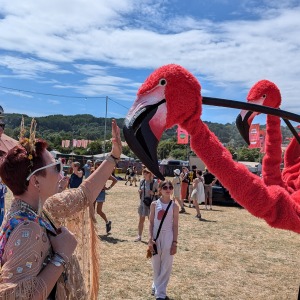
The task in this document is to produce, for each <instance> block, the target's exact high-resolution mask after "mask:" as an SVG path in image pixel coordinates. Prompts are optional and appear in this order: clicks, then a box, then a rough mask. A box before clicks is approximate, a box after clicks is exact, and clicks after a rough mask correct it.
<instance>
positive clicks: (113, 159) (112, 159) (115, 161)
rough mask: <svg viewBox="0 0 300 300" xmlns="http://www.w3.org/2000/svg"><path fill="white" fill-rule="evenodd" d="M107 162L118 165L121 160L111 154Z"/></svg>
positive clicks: (107, 157)
mask: <svg viewBox="0 0 300 300" xmlns="http://www.w3.org/2000/svg"><path fill="white" fill-rule="evenodd" d="M105 160H107V161H109V162H112V163H114V164H115V165H117V163H118V162H119V160H120V158H117V157H115V156H113V155H112V154H109V155H107V156H106V158H105Z"/></svg>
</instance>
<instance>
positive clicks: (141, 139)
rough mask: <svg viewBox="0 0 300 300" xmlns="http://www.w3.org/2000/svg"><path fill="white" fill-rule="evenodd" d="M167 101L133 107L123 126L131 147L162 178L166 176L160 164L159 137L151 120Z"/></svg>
mask: <svg viewBox="0 0 300 300" xmlns="http://www.w3.org/2000/svg"><path fill="white" fill-rule="evenodd" d="M165 102H166V101H165V100H164V99H163V100H162V101H160V102H158V103H156V104H152V105H146V106H140V107H137V108H136V109H131V110H130V111H129V113H128V114H127V116H126V118H125V121H124V126H123V134H124V137H125V140H126V142H127V144H128V146H129V147H130V149H131V150H132V151H133V152H134V153H135V155H136V156H137V157H138V158H139V159H140V160H141V161H142V162H143V164H145V166H146V167H147V168H148V169H149V170H150V171H151V172H152V173H153V174H154V175H155V176H157V177H158V178H159V179H161V180H164V179H165V178H164V176H163V175H162V174H161V172H160V171H159V166H158V159H157V146H158V143H159V138H157V136H156V135H155V134H154V132H153V130H152V127H151V125H150V121H151V119H152V118H153V117H154V116H155V114H156V113H157V111H158V109H159V106H160V105H161V104H163V103H165ZM163 130H164V128H162V129H161V132H163Z"/></svg>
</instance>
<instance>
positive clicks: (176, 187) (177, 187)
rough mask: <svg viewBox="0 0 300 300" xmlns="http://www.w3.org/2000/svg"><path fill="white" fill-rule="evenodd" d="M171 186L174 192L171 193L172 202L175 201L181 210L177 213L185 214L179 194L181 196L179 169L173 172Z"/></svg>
mask: <svg viewBox="0 0 300 300" xmlns="http://www.w3.org/2000/svg"><path fill="white" fill-rule="evenodd" d="M172 184H173V187H174V191H173V198H174V200H177V202H178V204H179V206H180V207H181V210H180V211H179V213H181V214H182V213H185V209H184V206H183V201H182V200H181V198H180V194H181V179H180V170H179V169H175V170H174V178H173V180H172Z"/></svg>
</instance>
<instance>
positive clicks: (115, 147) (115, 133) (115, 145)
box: [111, 119, 122, 158]
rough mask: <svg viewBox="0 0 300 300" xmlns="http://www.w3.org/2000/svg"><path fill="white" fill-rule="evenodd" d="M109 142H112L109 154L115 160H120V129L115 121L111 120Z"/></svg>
mask: <svg viewBox="0 0 300 300" xmlns="http://www.w3.org/2000/svg"><path fill="white" fill-rule="evenodd" d="M111 142H112V149H111V154H112V155H113V156H114V157H116V158H120V156H121V153H122V142H121V137H120V128H119V127H118V125H117V122H116V120H115V119H113V120H112V139H111Z"/></svg>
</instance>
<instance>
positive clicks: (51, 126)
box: [5, 114, 291, 161]
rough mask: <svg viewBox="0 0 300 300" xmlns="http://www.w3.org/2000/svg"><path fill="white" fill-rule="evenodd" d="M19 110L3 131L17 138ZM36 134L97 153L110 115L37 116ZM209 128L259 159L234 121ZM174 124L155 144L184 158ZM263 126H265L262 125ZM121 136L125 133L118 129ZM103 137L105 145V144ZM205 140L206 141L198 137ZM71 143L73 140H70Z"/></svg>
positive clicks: (243, 156) (107, 135) (240, 153)
mask: <svg viewBox="0 0 300 300" xmlns="http://www.w3.org/2000/svg"><path fill="white" fill-rule="evenodd" d="M23 117H24V121H25V125H26V127H27V128H28V132H27V133H28V134H29V127H30V122H31V117H29V116H27V115H23ZM21 118H22V115H21V114H6V117H5V122H6V127H5V134H7V135H8V136H10V137H12V138H14V139H18V138H19V134H20V123H21ZM36 121H37V132H36V136H37V137H41V138H43V139H45V140H46V141H47V142H48V144H49V150H50V151H51V150H56V151H59V152H61V153H70V152H71V151H73V152H75V153H76V154H79V155H94V154H100V153H103V152H106V151H108V150H109V149H111V144H110V139H111V121H112V118H107V119H105V118H97V117H94V116H92V115H88V114H79V115H73V116H65V115H50V116H45V117H37V118H36ZM116 121H117V124H118V126H119V127H120V128H122V127H123V124H124V118H120V119H116ZM205 123H206V124H207V126H208V127H209V129H210V130H211V131H212V132H214V134H215V135H216V136H217V137H218V139H219V140H220V141H221V143H223V145H224V146H225V147H226V148H227V149H228V150H229V151H230V152H231V153H232V156H233V158H235V159H237V160H244V161H260V160H261V158H262V154H261V153H260V150H259V149H248V146H247V145H246V143H245V142H244V140H243V139H242V137H241V136H240V134H239V132H238V130H237V128H236V126H235V123H227V124H220V123H213V122H205ZM176 129H177V127H176V126H175V127H173V128H171V129H168V130H166V131H165V132H164V133H163V136H162V138H161V141H160V142H159V145H158V158H159V159H164V158H173V159H181V160H187V159H188V156H189V155H190V154H194V153H193V152H192V150H191V149H190V148H189V145H178V144H177V134H176ZM261 129H265V126H261ZM281 131H282V136H283V142H284V143H286V142H287V138H288V137H290V136H291V133H290V131H289V129H288V128H287V127H285V126H282V127H281ZM121 138H122V141H124V136H123V133H122V130H121ZM73 139H77V140H80V139H85V140H91V141H92V142H91V143H90V144H89V145H88V148H86V149H85V148H74V149H73V148H72V146H71V147H69V148H63V147H62V140H70V141H72V140H73ZM104 139H105V140H106V142H105V147H104ZM201 142H204V143H205V141H201ZM71 145H72V143H71ZM123 153H124V154H125V155H128V156H131V157H134V154H133V153H132V152H131V150H130V149H129V147H128V146H125V147H124V148H123Z"/></svg>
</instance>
